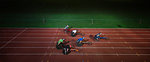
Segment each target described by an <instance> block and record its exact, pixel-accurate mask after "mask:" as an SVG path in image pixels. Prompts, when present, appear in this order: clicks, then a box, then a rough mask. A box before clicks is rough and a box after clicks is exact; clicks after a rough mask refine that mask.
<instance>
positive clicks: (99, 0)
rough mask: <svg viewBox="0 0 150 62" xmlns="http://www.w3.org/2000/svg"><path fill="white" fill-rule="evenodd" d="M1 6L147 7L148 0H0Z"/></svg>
mask: <svg viewBox="0 0 150 62" xmlns="http://www.w3.org/2000/svg"><path fill="white" fill-rule="evenodd" d="M0 2H1V3H0V7H1V8H3V9H4V8H16V9H17V8H30V7H32V8H33V7H34V8H39V7H54V8H55V7H57V8H65V7H80V8H84V7H89V8H90V7H91V8H93V7H95V8H102V7H107V8H111V7H113V8H126V7H129V8H130V7H131V8H139V9H148V7H149V4H148V0H141V1H140V0H1V1H0Z"/></svg>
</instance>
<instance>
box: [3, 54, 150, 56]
mask: <svg viewBox="0 0 150 62" xmlns="http://www.w3.org/2000/svg"><path fill="white" fill-rule="evenodd" d="M13 55H15V56H18V55H21V56H23V55H24V56H31V55H35V56H37V55H40V56H43V55H49V54H45V53H3V54H0V56H13ZM51 55H63V54H62V53H51ZM69 55H71V56H76V55H81V56H86V55H94V56H101V55H102V56H104V55H105V56H117V54H116V53H115V54H100V53H70V54H69ZM118 55H119V56H137V54H118ZM138 55H140V56H150V54H138Z"/></svg>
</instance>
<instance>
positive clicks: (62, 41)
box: [56, 39, 78, 55]
mask: <svg viewBox="0 0 150 62" xmlns="http://www.w3.org/2000/svg"><path fill="white" fill-rule="evenodd" d="M69 42H70V41H67V42H66V41H65V39H59V41H58V42H57V44H56V48H57V49H62V50H63V51H62V52H63V54H64V55H67V54H69V53H71V51H78V49H75V48H74V47H73V46H72V45H69V44H68V43H69Z"/></svg>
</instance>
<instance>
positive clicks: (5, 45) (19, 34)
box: [0, 28, 27, 50]
mask: <svg viewBox="0 0 150 62" xmlns="http://www.w3.org/2000/svg"><path fill="white" fill-rule="evenodd" d="M26 29H27V28H25V29H24V30H22V31H21V32H20V33H18V34H17V35H16V36H15V37H11V38H12V39H10V40H9V41H7V42H6V43H5V44H4V45H2V46H1V48H0V50H1V49H3V48H4V47H5V46H7V45H8V44H9V43H11V42H12V40H14V39H16V38H17V37H18V36H19V35H21V34H22V33H23V32H24V31H26Z"/></svg>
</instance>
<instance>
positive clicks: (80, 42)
mask: <svg viewBox="0 0 150 62" xmlns="http://www.w3.org/2000/svg"><path fill="white" fill-rule="evenodd" d="M84 38H85V37H82V38H79V39H78V40H77V41H76V45H77V46H79V47H80V46H82V45H83V43H82V42H83V41H84Z"/></svg>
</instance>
